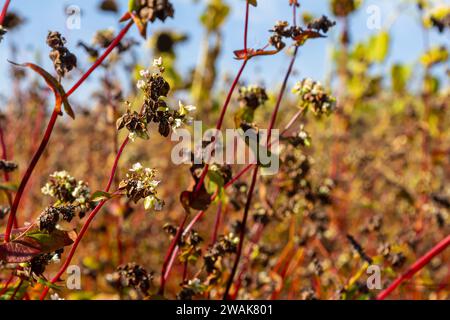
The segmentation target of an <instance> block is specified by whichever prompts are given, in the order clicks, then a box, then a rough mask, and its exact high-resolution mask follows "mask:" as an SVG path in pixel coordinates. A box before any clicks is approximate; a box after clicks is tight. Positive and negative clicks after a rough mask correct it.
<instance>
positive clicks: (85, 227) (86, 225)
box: [40, 137, 130, 300]
mask: <svg viewBox="0 0 450 320" xmlns="http://www.w3.org/2000/svg"><path fill="white" fill-rule="evenodd" d="M129 141H130V140H129V139H128V137H127V138H126V139H125V140H124V141H123V143H122V145H121V147H120V149H119V151H118V152H117V155H116V159H115V160H114V165H113V167H112V169H111V174H110V176H109V180H108V184H107V186H106V188H105V192H108V191H109V189H110V188H111V184H112V183H113V181H114V176H115V174H116V170H117V165H118V163H119V159H120V156H121V155H122V152H123V150H124V149H125V146H126V145H127V144H128V142H129ZM106 202H107V200H103V201H101V202H100V203H99V204H98V205H97V206H96V207H95V208H94V210H92V212H91V213H90V214H89V216H88V218H87V219H86V222H85V223H84V225H83V227H82V228H81V230H80V233H79V234H78V236H77V238H76V240H75V242H74V243H73V245H72V247H71V248H70V252H69V254H68V256H67V258H66V261H65V262H64V265H63V266H62V267H61V269H60V270H59V271H58V273H57V274H56V276H55V277H54V278H53V279H52V280H51V281H50V283H52V284H53V283H55V282H56V281H58V280H59V278H60V277H61V275H62V274H63V273H64V272H65V271H66V269H67V267H69V265H70V262H71V261H72V258H73V256H74V254H75V251H76V250H77V247H78V245H79V244H80V242H81V240H82V239H83V236H84V234H85V233H86V231H87V230H88V228H89V225H90V224H91V222H92V220H93V219H94V218H95V216H96V215H97V213H98V212H99V211H100V209H101V208H102V207H103V205H104V204H105V203H106ZM49 289H50V288H49V287H45V288H44V291H42V294H41V297H40V300H44V299H45V297H46V296H47V293H48V291H49Z"/></svg>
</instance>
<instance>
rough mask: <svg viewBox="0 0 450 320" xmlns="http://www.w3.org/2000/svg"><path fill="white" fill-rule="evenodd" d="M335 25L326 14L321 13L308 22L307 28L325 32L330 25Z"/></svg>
mask: <svg viewBox="0 0 450 320" xmlns="http://www.w3.org/2000/svg"><path fill="white" fill-rule="evenodd" d="M335 25H336V21H331V20H330V19H328V17H327V16H325V15H323V16H322V17H320V18H319V19H316V20H313V21H312V22H311V23H309V24H308V29H312V30H316V31H317V32H323V33H327V32H328V31H329V30H330V29H331V28H332V27H334V26H335Z"/></svg>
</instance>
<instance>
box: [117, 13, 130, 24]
mask: <svg viewBox="0 0 450 320" xmlns="http://www.w3.org/2000/svg"><path fill="white" fill-rule="evenodd" d="M130 19H131V13H129V12H126V13H125V14H124V15H123V16H122V17H121V18H120V20H119V22H125V21H128V20H130Z"/></svg>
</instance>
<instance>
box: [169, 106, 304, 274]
mask: <svg viewBox="0 0 450 320" xmlns="http://www.w3.org/2000/svg"><path fill="white" fill-rule="evenodd" d="M303 113H304V110H299V111H298V112H297V113H296V114H295V115H294V117H293V118H292V119H291V121H289V123H288V124H287V125H286V127H285V128H284V130H283V131H282V134H281V135H283V134H284V133H286V132H287V131H288V130H289V129H290V127H292V126H293V125H294V123H295V120H297V119H298V118H299V117H300V116H301V115H302V114H303ZM270 145H271V142H269V144H268V146H269V147H270ZM254 166H255V165H254V164H248V165H247V166H245V167H244V169H242V170H241V171H240V172H239V173H238V174H237V175H236V176H234V177H233V178H232V179H231V180H230V181H229V182H228V183H227V184H225V186H224V189H228V188H229V187H230V186H231V185H233V184H234V183H235V182H236V181H238V180H239V179H240V178H241V177H242V176H243V175H244V174H245V173H247V171H249V170H250V169H251V168H253V167H254ZM216 197H217V193H215V194H214V195H213V196H212V197H211V201H214V199H216ZM204 214H205V211H199V212H198V213H197V214H196V215H195V217H194V218H193V219H192V221H191V222H190V223H189V225H188V226H187V227H186V229H185V230H184V234H186V233H187V232H189V231H190V230H191V229H192V228H193V227H194V225H195V224H196V223H197V222H198V221H199V220H200V219H201V218H202V217H203V215H204ZM178 249H179V248H178V247H176V248H175V250H174V253H173V255H177V253H178ZM173 262H174V257H173V256H172V258H171V260H170V262H169V265H168V267H167V271H166V275H165V278H166V279H167V277H168V276H169V273H170V271H171V269H172V265H173Z"/></svg>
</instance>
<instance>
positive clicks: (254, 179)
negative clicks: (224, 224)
mask: <svg viewBox="0 0 450 320" xmlns="http://www.w3.org/2000/svg"><path fill="white" fill-rule="evenodd" d="M258 169H259V167H258V166H256V167H255V168H254V169H253V176H252V182H251V184H250V188H249V190H248V195H247V202H246V203H245V209H244V216H243V218H242V225H241V230H240V231H241V232H240V235H239V244H238V247H237V252H236V259H235V260H234V265H233V269H232V270H231V274H230V277H229V278H228V282H227V286H226V289H225V293H224V294H223V299H224V300H228V298H229V297H228V294H229V292H230V288H231V285H232V284H233V280H234V276H235V275H236V271H237V267H238V265H239V260H240V259H241V254H242V248H243V246H244V238H245V230H246V226H247V219H248V212H249V211H250V205H251V202H252V198H253V192H254V191H255V187H256V182H257V178H258Z"/></svg>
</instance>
